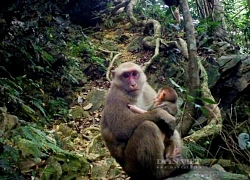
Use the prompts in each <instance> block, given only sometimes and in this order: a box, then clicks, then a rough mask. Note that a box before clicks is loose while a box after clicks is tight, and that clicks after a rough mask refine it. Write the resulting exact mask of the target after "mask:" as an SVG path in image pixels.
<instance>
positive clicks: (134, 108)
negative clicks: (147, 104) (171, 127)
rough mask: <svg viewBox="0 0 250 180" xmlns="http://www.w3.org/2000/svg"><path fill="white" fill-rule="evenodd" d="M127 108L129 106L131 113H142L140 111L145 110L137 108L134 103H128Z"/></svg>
mask: <svg viewBox="0 0 250 180" xmlns="http://www.w3.org/2000/svg"><path fill="white" fill-rule="evenodd" d="M128 108H129V109H130V110H131V111H132V112H133V113H139V114H142V113H145V112H147V111H145V110H143V109H140V108H138V107H137V106H136V105H132V104H128Z"/></svg>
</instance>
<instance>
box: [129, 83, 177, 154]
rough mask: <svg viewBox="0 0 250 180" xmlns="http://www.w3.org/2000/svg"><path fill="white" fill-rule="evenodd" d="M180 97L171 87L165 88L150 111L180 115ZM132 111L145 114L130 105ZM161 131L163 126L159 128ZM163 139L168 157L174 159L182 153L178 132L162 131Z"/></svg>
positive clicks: (159, 91) (160, 90) (161, 89)
mask: <svg viewBox="0 0 250 180" xmlns="http://www.w3.org/2000/svg"><path fill="white" fill-rule="evenodd" d="M177 99H178V95H177V93H176V91H175V90H174V89H173V88H171V87H164V88H160V89H159V90H158V93H157V95H156V97H155V98H154V104H153V107H152V108H150V110H153V109H157V108H162V109H164V110H166V111H167V112H169V113H170V114H171V115H173V116H176V115H177V113H178V106H177ZM129 107H130V109H131V110H132V111H133V112H135V113H145V112H147V111H144V110H142V109H140V108H138V107H136V106H133V105H129ZM159 127H160V129H161V126H159ZM161 131H162V139H163V140H164V145H165V151H164V155H166V157H170V158H174V157H175V156H176V155H177V154H180V153H181V137H180V134H179V132H178V131H177V130H174V131H173V132H171V130H169V129H167V130H164V129H161Z"/></svg>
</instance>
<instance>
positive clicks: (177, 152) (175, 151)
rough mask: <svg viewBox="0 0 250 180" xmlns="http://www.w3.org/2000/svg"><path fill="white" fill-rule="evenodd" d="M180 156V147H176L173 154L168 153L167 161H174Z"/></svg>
mask: <svg viewBox="0 0 250 180" xmlns="http://www.w3.org/2000/svg"><path fill="white" fill-rule="evenodd" d="M179 155H181V151H180V149H179V148H178V147H174V150H173V152H168V153H167V154H166V158H167V159H168V158H171V159H173V158H176V157H177V156H179Z"/></svg>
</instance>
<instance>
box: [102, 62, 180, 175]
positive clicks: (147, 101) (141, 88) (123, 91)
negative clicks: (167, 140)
mask: <svg viewBox="0 0 250 180" xmlns="http://www.w3.org/2000/svg"><path fill="white" fill-rule="evenodd" d="M146 80H147V79H146V75H145V74H144V73H143V71H142V69H141V68H140V66H138V65H136V64H134V63H132V62H126V63H122V64H121V65H120V66H118V67H117V68H116V69H115V70H114V71H112V82H111V87H110V89H109V92H108V94H107V99H106V104H105V107H104V110H103V114H102V119H101V134H102V137H103V139H104V141H105V143H106V145H107V147H108V149H109V151H110V153H111V155H112V156H113V157H114V158H115V159H116V160H117V162H118V163H119V164H120V165H121V166H122V168H123V170H124V171H125V172H126V173H127V174H128V175H129V176H131V177H132V178H135V179H162V178H165V177H168V176H169V175H170V174H171V173H172V172H173V171H175V169H176V168H179V167H180V166H181V163H182V162H181V161H174V162H173V163H172V164H170V162H169V161H167V163H166V164H157V163H159V160H162V159H164V150H165V147H164V144H163V140H162V133H161V130H160V129H159V128H158V126H157V125H156V123H161V124H162V126H165V128H166V129H167V128H168V129H171V130H172V131H173V126H174V125H175V118H174V117H173V116H172V115H170V114H169V113H168V112H167V111H165V110H163V109H161V108H157V109H153V110H152V111H148V112H145V113H143V114H136V113H133V112H132V111H131V110H130V109H129V108H128V104H134V105H136V106H137V107H139V108H141V109H144V110H147V109H148V108H149V107H150V105H151V104H152V102H153V98H154V97H155V95H156V92H155V91H154V90H153V89H152V88H151V86H150V85H149V84H148V83H147V81H146ZM159 165H161V166H163V167H161V168H159ZM170 166H171V167H170ZM173 166H174V167H175V168H174V167H173Z"/></svg>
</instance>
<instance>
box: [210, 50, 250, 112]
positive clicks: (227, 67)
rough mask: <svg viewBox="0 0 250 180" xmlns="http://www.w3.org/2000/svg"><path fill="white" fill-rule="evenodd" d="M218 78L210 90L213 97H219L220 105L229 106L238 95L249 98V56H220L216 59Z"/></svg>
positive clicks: (225, 107)
mask: <svg viewBox="0 0 250 180" xmlns="http://www.w3.org/2000/svg"><path fill="white" fill-rule="evenodd" d="M217 62H218V67H219V72H220V78H219V79H218V81H217V82H216V83H214V84H215V85H214V86H213V87H212V89H211V91H212V94H213V95H214V97H215V98H217V99H221V101H220V106H222V107H223V108H224V109H228V108H231V104H234V103H235V102H236V101H237V100H238V98H239V97H240V96H243V95H245V96H247V97H248V98H249V95H250V94H249V91H248V90H249V88H250V56H249V55H230V56H222V57H220V58H219V59H218V60H217Z"/></svg>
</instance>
